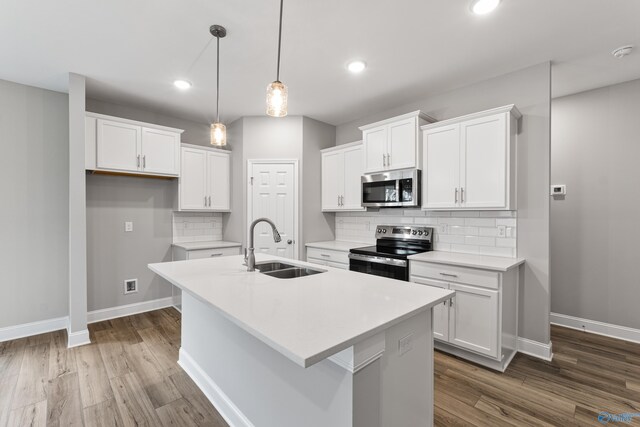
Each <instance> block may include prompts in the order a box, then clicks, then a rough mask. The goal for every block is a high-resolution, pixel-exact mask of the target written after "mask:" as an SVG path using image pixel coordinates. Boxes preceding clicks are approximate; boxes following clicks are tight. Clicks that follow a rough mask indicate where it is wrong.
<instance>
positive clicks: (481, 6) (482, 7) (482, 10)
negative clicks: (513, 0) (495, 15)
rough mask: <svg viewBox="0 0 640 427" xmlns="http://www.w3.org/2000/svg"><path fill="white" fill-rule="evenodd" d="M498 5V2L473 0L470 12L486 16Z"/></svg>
mask: <svg viewBox="0 0 640 427" xmlns="http://www.w3.org/2000/svg"><path fill="white" fill-rule="evenodd" d="M499 4H500V0H474V1H473V3H471V11H472V12H473V13H475V14H476V15H486V14H487V13H489V12H492V11H493V10H494V9H495V8H496V7H498V5H499Z"/></svg>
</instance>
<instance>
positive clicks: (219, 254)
mask: <svg viewBox="0 0 640 427" xmlns="http://www.w3.org/2000/svg"><path fill="white" fill-rule="evenodd" d="M211 256H212V257H215V256H222V252H220V253H218V254H211Z"/></svg>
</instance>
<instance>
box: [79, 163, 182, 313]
mask: <svg viewBox="0 0 640 427" xmlns="http://www.w3.org/2000/svg"><path fill="white" fill-rule="evenodd" d="M177 191H178V189H177V182H176V181H175V180H171V181H169V180H162V179H152V178H137V177H126V176H106V175H87V267H88V280H87V281H88V295H87V298H88V309H89V311H93V310H99V309H103V308H111V307H116V306H119V305H125V304H133V303H137V302H142V301H150V300H154V299H157V298H164V297H169V296H171V286H170V285H169V283H168V282H166V281H164V280H163V279H161V278H160V277H159V276H158V275H156V274H154V273H152V272H151V271H150V270H149V269H148V268H147V264H149V263H151V262H164V261H171V233H172V225H171V218H172V214H173V208H174V206H175V201H176V198H177V195H178V193H177ZM125 221H132V222H133V232H129V233H125V231H124V222H125ZM125 279H138V293H134V294H128V295H125V294H124V288H123V282H124V280H125Z"/></svg>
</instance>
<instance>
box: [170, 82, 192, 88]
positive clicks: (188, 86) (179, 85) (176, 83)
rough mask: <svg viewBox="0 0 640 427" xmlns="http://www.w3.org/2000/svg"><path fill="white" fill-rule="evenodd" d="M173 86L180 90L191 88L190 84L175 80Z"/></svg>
mask: <svg viewBox="0 0 640 427" xmlns="http://www.w3.org/2000/svg"><path fill="white" fill-rule="evenodd" d="M173 85H174V86H175V87H177V88H178V89H182V90H185V89H191V86H193V85H192V84H191V82H190V81H187V80H176V81H175V82H173Z"/></svg>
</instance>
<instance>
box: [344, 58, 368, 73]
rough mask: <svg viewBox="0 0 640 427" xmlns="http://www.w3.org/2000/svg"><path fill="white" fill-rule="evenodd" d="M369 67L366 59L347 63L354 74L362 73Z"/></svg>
mask: <svg viewBox="0 0 640 427" xmlns="http://www.w3.org/2000/svg"><path fill="white" fill-rule="evenodd" d="M365 68H367V63H366V62H364V61H359V60H358V61H351V62H349V64H348V65H347V69H348V70H349V71H351V72H352V73H354V74H357V73H361V72H363V71H364V69H365Z"/></svg>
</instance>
